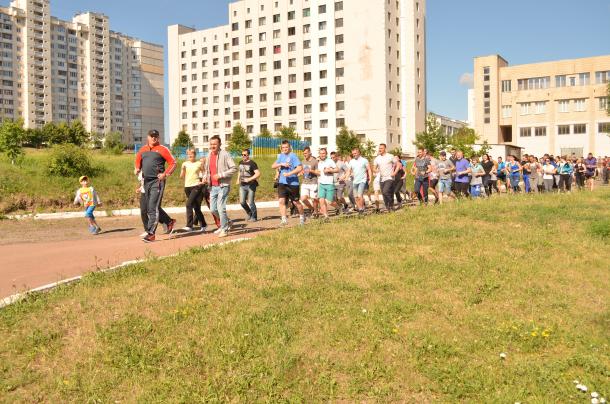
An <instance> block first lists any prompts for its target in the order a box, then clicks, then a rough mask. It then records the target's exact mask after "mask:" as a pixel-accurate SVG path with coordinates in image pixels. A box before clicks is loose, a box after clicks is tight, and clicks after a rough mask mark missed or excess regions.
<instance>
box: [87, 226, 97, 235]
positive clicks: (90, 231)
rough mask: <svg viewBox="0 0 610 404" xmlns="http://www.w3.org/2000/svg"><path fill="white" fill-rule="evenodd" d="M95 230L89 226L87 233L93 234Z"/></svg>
mask: <svg viewBox="0 0 610 404" xmlns="http://www.w3.org/2000/svg"><path fill="white" fill-rule="evenodd" d="M95 229H96V227H95V226H89V233H91V234H95Z"/></svg>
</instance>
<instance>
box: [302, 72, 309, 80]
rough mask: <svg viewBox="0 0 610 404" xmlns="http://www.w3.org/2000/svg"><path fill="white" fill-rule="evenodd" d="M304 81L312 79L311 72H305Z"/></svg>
mask: <svg viewBox="0 0 610 404" xmlns="http://www.w3.org/2000/svg"><path fill="white" fill-rule="evenodd" d="M303 81H311V72H306V73H303Z"/></svg>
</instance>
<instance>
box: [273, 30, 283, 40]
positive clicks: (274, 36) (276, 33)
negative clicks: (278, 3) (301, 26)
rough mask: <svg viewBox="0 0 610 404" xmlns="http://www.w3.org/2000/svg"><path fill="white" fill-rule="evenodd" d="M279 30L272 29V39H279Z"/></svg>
mask: <svg viewBox="0 0 610 404" xmlns="http://www.w3.org/2000/svg"><path fill="white" fill-rule="evenodd" d="M280 36H281V35H280V30H279V29H274V30H273V39H279V38H280Z"/></svg>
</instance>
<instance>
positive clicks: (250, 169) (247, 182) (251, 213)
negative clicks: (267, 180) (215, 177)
mask: <svg viewBox="0 0 610 404" xmlns="http://www.w3.org/2000/svg"><path fill="white" fill-rule="evenodd" d="M260 176H261V171H260V170H259V169H258V165H257V164H256V163H255V162H254V160H251V159H250V150H248V149H244V150H242V152H241V161H240V162H239V171H238V172H237V182H236V184H237V185H238V186H239V203H240V204H241V207H242V208H244V210H245V211H246V214H247V215H248V218H247V219H246V220H247V221H248V222H256V221H257V220H258V213H257V210H256V203H255V202H254V198H255V196H256V188H257V187H258V181H257V180H258V179H259V178H260Z"/></svg>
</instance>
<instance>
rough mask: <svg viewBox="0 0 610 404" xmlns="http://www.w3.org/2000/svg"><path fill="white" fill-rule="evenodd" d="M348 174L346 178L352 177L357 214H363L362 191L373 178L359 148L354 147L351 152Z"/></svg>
mask: <svg viewBox="0 0 610 404" xmlns="http://www.w3.org/2000/svg"><path fill="white" fill-rule="evenodd" d="M348 166H349V170H350V171H349V173H348V176H352V177H353V180H352V183H353V189H354V196H355V197H356V205H357V207H358V213H359V214H363V213H364V191H365V190H366V184H367V183H368V181H369V180H371V179H372V178H373V173H372V172H371V166H370V165H369V161H368V160H367V159H365V158H364V157H362V154H361V152H360V148H358V147H356V148H354V150H352V159H351V160H350V161H349V164H348Z"/></svg>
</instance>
